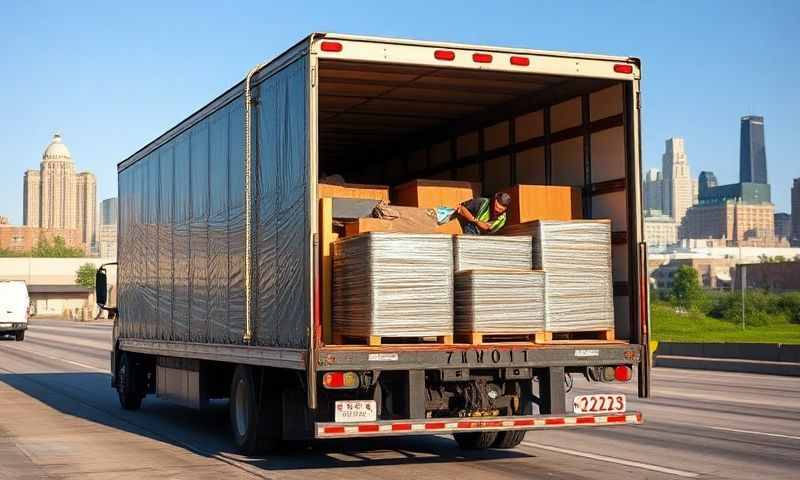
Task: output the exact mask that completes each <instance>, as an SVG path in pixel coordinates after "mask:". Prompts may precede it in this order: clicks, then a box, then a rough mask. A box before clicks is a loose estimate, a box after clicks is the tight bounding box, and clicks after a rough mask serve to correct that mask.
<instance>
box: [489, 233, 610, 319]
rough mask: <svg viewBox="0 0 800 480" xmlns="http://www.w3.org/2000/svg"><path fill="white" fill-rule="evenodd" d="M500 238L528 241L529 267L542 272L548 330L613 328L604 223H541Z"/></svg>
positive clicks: (607, 243) (606, 235) (607, 240)
mask: <svg viewBox="0 0 800 480" xmlns="http://www.w3.org/2000/svg"><path fill="white" fill-rule="evenodd" d="M503 233H504V234H505V235H524V234H527V235H531V237H532V238H533V268H534V269H537V270H540V269H541V270H544V271H545V272H547V287H546V291H547V296H546V301H547V325H546V328H547V330H548V331H551V332H576V331H593V330H607V329H612V328H614V301H613V290H612V288H613V282H612V276H611V225H610V222H609V221H608V220H573V221H555V220H553V221H550V220H542V221H536V222H530V223H524V224H520V225H513V226H510V227H506V228H505V229H503Z"/></svg>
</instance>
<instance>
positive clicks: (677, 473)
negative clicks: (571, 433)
mask: <svg viewBox="0 0 800 480" xmlns="http://www.w3.org/2000/svg"><path fill="white" fill-rule="evenodd" d="M522 445H525V446H526V447H533V448H538V449H541V450H548V451H551V452H556V453H563V454H566V455H574V456H576V457H583V458H589V459H592V460H599V461H601V462H609V463H616V464H618V465H625V466H626V467H634V468H640V469H642V470H650V471H652V472H659V473H666V474H668V475H675V476H678V477H684V478H697V477H699V476H700V474H699V473H695V472H687V471H686V470H677V469H674V468H668V467H662V466H659V465H651V464H649V463H642V462H634V461H632V460H624V459H621V458H614V457H606V456H604V455H597V454H594V453H588V452H579V451H577V450H570V449H568V448H561V447H553V446H550V445H543V444H541V443H534V442H527V441H526V442H522Z"/></svg>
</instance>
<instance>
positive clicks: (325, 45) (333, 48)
mask: <svg viewBox="0 0 800 480" xmlns="http://www.w3.org/2000/svg"><path fill="white" fill-rule="evenodd" d="M319 48H320V50H322V51H323V52H341V51H342V44H341V43H339V42H322V44H321V45H320V46H319Z"/></svg>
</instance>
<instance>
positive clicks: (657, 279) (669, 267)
mask: <svg viewBox="0 0 800 480" xmlns="http://www.w3.org/2000/svg"><path fill="white" fill-rule="evenodd" d="M684 265H686V266H689V267H692V268H693V269H694V270H695V271H696V272H697V276H698V279H699V280H700V285H702V286H703V287H705V288H713V289H727V288H730V287H731V282H732V277H733V275H734V273H735V269H736V260H734V259H730V258H681V259H672V260H670V261H668V262H666V263H663V264H659V265H650V264H649V265H648V267H649V268H650V269H651V272H650V278H652V279H653V283H654V284H655V287H656V288H662V289H670V288H672V281H673V278H674V277H675V273H676V272H677V271H678V269H679V268H680V267H682V266H684Z"/></svg>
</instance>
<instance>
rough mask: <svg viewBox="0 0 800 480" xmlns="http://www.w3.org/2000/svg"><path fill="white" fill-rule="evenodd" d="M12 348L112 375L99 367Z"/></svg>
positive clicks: (15, 347)
mask: <svg viewBox="0 0 800 480" xmlns="http://www.w3.org/2000/svg"><path fill="white" fill-rule="evenodd" d="M11 348H12V349H14V350H22V351H23V352H27V353H31V354H33V355H39V356H40V357H44V358H49V359H50V360H56V361H59V362H65V363H69V364H72V365H75V366H78V367H81V368H86V369H89V370H92V371H95V372H100V373H111V372H110V370H103V369H100V368H97V367H93V366H91V365H88V364H85V363H81V362H76V361H73V360H67V359H66V358H61V357H54V356H52V355H47V354H46V353H41V352H37V351H34V350H29V349H27V348H22V347H20V346H17V345H14V346H13V347H11Z"/></svg>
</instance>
